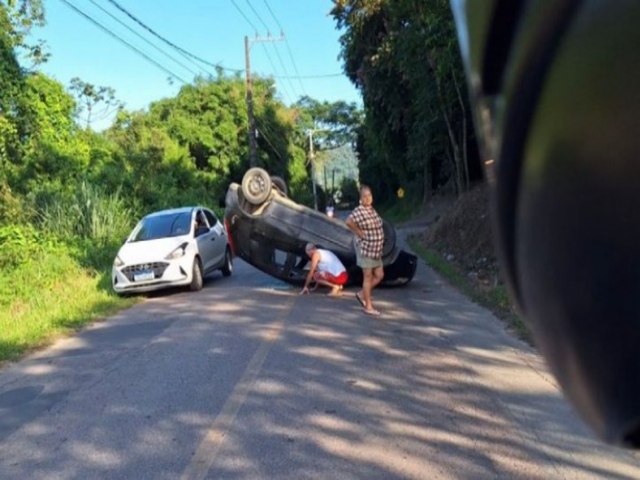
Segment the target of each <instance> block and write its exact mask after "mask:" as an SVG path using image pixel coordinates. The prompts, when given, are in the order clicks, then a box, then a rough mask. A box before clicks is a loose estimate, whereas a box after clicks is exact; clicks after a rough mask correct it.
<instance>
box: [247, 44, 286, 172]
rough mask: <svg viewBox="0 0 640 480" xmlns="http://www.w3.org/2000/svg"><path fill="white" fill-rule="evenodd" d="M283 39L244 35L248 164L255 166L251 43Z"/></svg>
mask: <svg viewBox="0 0 640 480" xmlns="http://www.w3.org/2000/svg"><path fill="white" fill-rule="evenodd" d="M281 40H284V35H283V34H281V35H280V36H279V37H272V36H271V35H268V36H266V37H258V36H256V37H255V38H253V39H249V37H248V36H247V35H245V36H244V64H245V79H246V80H245V83H246V90H247V92H246V99H247V117H248V130H249V131H248V135H249V165H250V166H251V167H255V166H257V164H258V141H257V137H258V130H256V119H255V116H254V113H253V81H252V80H251V55H250V51H251V43H252V42H253V43H258V42H279V41H281Z"/></svg>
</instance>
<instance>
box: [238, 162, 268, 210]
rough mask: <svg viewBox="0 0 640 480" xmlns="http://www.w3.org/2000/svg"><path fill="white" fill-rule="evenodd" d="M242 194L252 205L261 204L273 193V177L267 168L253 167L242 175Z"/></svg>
mask: <svg viewBox="0 0 640 480" xmlns="http://www.w3.org/2000/svg"><path fill="white" fill-rule="evenodd" d="M242 194H243V195H244V198H245V199H246V200H247V202H249V203H250V204H252V205H260V204H261V203H263V202H264V201H266V200H267V199H268V198H269V195H270V194H271V177H270V176H269V174H268V173H267V171H266V170H264V169H262V168H260V167H253V168H250V169H249V170H247V172H246V173H245V174H244V177H242Z"/></svg>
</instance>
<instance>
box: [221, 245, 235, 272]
mask: <svg viewBox="0 0 640 480" xmlns="http://www.w3.org/2000/svg"><path fill="white" fill-rule="evenodd" d="M221 270H222V275H224V276H225V277H228V276H230V275H231V273H232V272H233V260H232V259H231V251H230V250H229V249H228V248H227V251H226V252H225V254H224V266H223V267H222V268H221Z"/></svg>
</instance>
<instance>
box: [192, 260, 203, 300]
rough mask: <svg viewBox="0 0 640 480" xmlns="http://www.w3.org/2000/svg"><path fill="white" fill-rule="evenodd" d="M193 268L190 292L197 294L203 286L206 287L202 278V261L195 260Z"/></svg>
mask: <svg viewBox="0 0 640 480" xmlns="http://www.w3.org/2000/svg"><path fill="white" fill-rule="evenodd" d="M191 268H192V276H191V283H190V284H189V290H191V291H192V292H197V291H199V290H202V286H203V285H204V278H203V277H202V266H201V265H200V259H199V258H197V257H196V258H194V259H193V267H191Z"/></svg>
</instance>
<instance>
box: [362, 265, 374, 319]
mask: <svg viewBox="0 0 640 480" xmlns="http://www.w3.org/2000/svg"><path fill="white" fill-rule="evenodd" d="M372 282H373V269H371V268H363V269H362V300H363V301H364V308H365V310H373V303H372V302H371V285H372Z"/></svg>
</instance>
